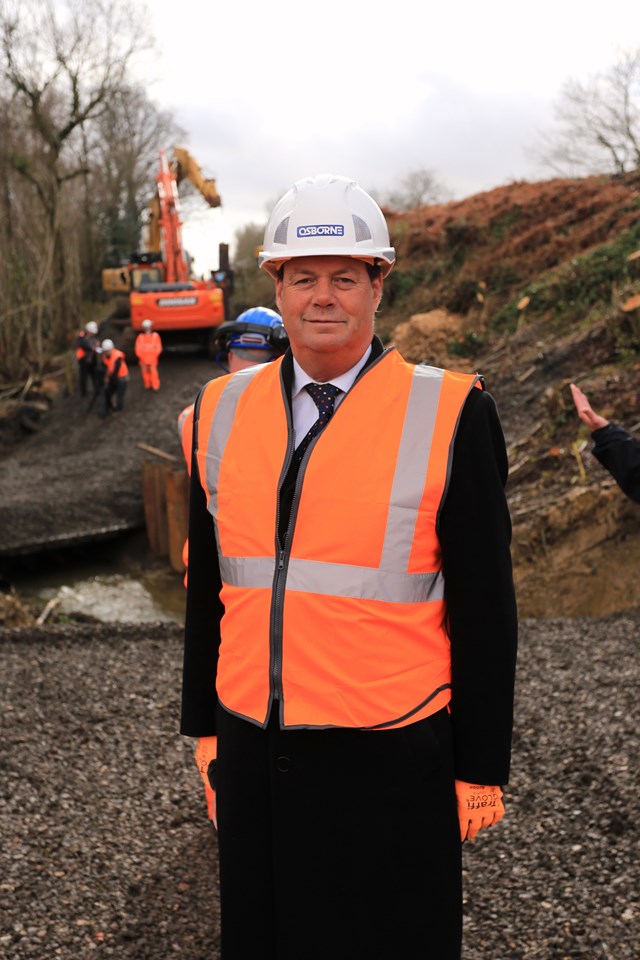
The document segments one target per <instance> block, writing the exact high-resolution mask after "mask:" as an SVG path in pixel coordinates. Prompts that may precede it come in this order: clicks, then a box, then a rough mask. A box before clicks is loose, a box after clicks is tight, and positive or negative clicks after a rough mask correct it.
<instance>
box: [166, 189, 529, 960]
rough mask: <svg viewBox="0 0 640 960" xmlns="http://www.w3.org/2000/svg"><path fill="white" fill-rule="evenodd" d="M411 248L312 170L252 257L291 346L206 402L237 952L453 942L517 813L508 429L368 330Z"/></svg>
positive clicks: (216, 669) (433, 947) (214, 741)
mask: <svg viewBox="0 0 640 960" xmlns="http://www.w3.org/2000/svg"><path fill="white" fill-rule="evenodd" d="M394 263H395V252H394V250H393V248H392V247H391V246H390V242H389V234H388V229H387V225H386V222H385V219H384V216H383V214H382V212H381V211H380V208H379V207H378V206H377V204H376V203H375V202H374V201H373V199H372V198H371V197H370V196H369V195H368V194H366V193H365V192H364V191H363V190H362V189H361V188H360V187H359V186H358V185H357V183H356V182H355V181H353V180H349V179H347V178H345V177H338V176H329V175H320V176H317V177H309V178H307V179H305V180H300V181H298V182H297V183H296V184H295V185H294V186H293V188H292V189H291V190H289V191H288V192H287V193H286V194H285V195H284V197H282V199H281V200H280V201H279V202H278V203H277V204H276V206H275V208H274V210H273V212H272V214H271V216H270V218H269V221H268V223H267V227H266V231H265V238H264V247H263V250H262V252H261V254H260V256H259V265H260V267H261V268H262V269H264V270H266V271H267V272H268V273H269V274H270V275H271V276H272V277H273V278H274V280H275V290H276V302H277V305H278V308H279V310H280V313H281V315H282V319H283V322H284V326H285V329H286V331H287V334H288V336H289V340H290V344H291V349H290V350H289V351H287V353H286V354H285V356H284V357H283V358H282V359H279V360H276V361H274V362H273V363H270V364H266V365H263V366H259V367H255V368H253V369H251V370H244V371H240V372H239V373H236V374H233V375H231V376H228V377H221V378H218V379H215V380H212V381H210V382H209V383H208V384H207V385H206V386H205V387H204V388H203V390H202V391H201V392H200V395H199V397H198V399H197V401H196V409H195V414H194V427H193V436H194V455H193V466H192V476H191V494H190V519H189V550H190V557H189V583H188V588H187V613H186V625H185V652H184V672H183V691H182V721H181V732H182V733H183V734H185V735H186V736H190V737H196V738H198V742H197V748H196V763H197V765H198V769H199V770H200V772H201V774H202V776H203V780H205V779H207V780H209V782H210V784H211V778H212V777H213V787H214V788H215V793H216V797H215V802H216V804H217V822H218V840H219V854H220V895H221V930H222V952H221V957H222V960H239V958H243V960H244V958H246V957H251V958H252V960H266V958H267V957H268V958H270V960H271V958H278V960H280V958H288V960H289V958H301V957H304V960H326V958H328V957H331V960H382V958H384V960H389V958H390V957H394V958H396V957H397V958H403V960H404V958H409V957H424V958H426V957H433V958H437V960H459V957H460V950H461V936H462V934H461V930H462V891H461V885H462V882H461V876H462V869H461V840H465V839H467V840H473V839H474V838H475V836H476V834H477V833H478V831H479V830H481V829H482V828H485V827H488V826H491V825H492V824H494V823H496V822H497V821H498V820H499V819H500V818H501V817H502V815H503V813H504V807H503V802H502V788H503V786H504V784H505V783H506V781H507V779H508V775H509V762H510V749H511V731H512V714H513V691H514V673H515V657H516V642H517V636H516V635H517V617H516V604H515V597H514V588H513V578H512V568H511V556H510V536H511V524H510V518H509V512H508V508H507V503H506V497H505V491H504V485H505V482H506V478H507V455H506V449H505V443H504V437H503V433H502V429H501V425H500V421H499V418H498V414H497V411H496V406H495V403H494V400H493V398H492V397H491V396H490V395H489V394H488V393H487V392H485V391H484V389H483V381H482V378H481V377H480V376H478V375H477V374H462V373H452V372H450V371H447V370H440V369H436V368H433V367H428V366H425V365H417V366H415V365H413V364H410V363H406V362H405V361H404V360H403V359H402V357H400V355H399V354H398V352H397V351H396V350H395V348H393V347H389V348H386V349H385V348H384V347H383V345H382V343H381V341H380V340H379V339H378V338H377V337H376V336H375V335H374V314H375V311H376V309H377V308H378V306H379V303H380V300H381V297H382V291H383V283H384V278H385V277H386V276H387V274H388V273H389V272H390V270H391V269H392V268H393V266H394ZM333 410H335V415H333ZM247 918H249V921H248V919H247Z"/></svg>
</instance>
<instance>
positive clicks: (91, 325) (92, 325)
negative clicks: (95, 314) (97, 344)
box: [85, 320, 98, 333]
mask: <svg viewBox="0 0 640 960" xmlns="http://www.w3.org/2000/svg"><path fill="white" fill-rule="evenodd" d="M85 330H86V331H87V333H97V332H98V324H97V323H96V322H95V320H89V322H88V324H87V325H86V327H85Z"/></svg>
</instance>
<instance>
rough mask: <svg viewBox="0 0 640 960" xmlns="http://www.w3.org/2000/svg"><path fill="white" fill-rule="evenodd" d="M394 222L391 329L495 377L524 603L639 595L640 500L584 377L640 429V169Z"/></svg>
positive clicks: (548, 606) (574, 606)
mask: <svg viewBox="0 0 640 960" xmlns="http://www.w3.org/2000/svg"><path fill="white" fill-rule="evenodd" d="M390 222H391V229H392V236H393V242H394V244H395V246H396V250H397V254H398V266H397V268H396V270H394V271H393V273H392V274H391V276H390V281H391V282H390V283H388V284H387V286H386V288H385V301H384V303H383V305H384V307H385V309H384V310H383V311H382V312H381V316H380V319H379V322H378V330H379V332H380V333H381V334H382V335H383V336H384V337H385V338H386V339H388V340H389V341H391V342H394V343H395V344H396V345H397V347H398V349H399V350H400V351H401V352H402V354H403V355H404V356H405V357H406V358H407V359H409V360H412V361H414V362H419V361H425V362H427V363H431V364H434V365H437V366H447V367H450V368H453V369H462V370H472V369H473V370H478V371H479V372H480V373H481V374H483V376H484V377H485V380H486V386H487V389H488V390H489V391H490V392H491V393H492V395H493V396H494V397H495V399H496V402H497V404H498V409H499V412H500V416H501V419H502V423H503V427H504V431H505V435H506V440H507V445H508V450H509V460H510V478H509V484H508V495H509V502H510V507H511V512H512V519H513V532H514V537H513V557H514V564H515V574H516V582H517V588H518V597H519V605H520V609H521V612H522V613H523V614H524V615H526V616H534V617H539V616H541V617H544V616H569V617H573V616H580V615H588V616H598V615H602V614H607V613H611V612H614V611H619V610H624V609H631V608H634V607H639V606H640V578H639V577H638V570H639V569H640V508H639V507H638V505H637V504H635V503H633V502H632V501H630V500H628V499H627V498H626V497H625V496H624V495H623V494H622V492H621V491H620V490H619V488H618V487H617V485H616V484H615V482H614V481H613V480H612V479H611V477H610V475H609V474H608V473H607V472H606V471H605V470H604V469H603V468H602V467H601V466H600V464H599V463H598V462H597V461H596V460H595V458H594V457H593V456H592V455H591V453H590V450H591V446H592V444H591V440H590V435H589V431H588V430H587V428H586V427H585V426H584V425H583V424H582V423H581V421H580V420H579V419H578V417H577V415H576V413H575V408H574V406H573V403H572V400H571V395H570V392H569V384H570V383H571V382H576V383H577V384H578V385H579V386H580V387H581V388H582V389H583V390H584V391H585V393H586V394H587V395H588V397H589V398H590V400H591V403H592V405H593V407H594V409H596V410H597V411H598V412H599V413H601V414H602V415H603V416H605V417H607V418H608V419H610V420H613V421H615V422H617V423H620V424H622V425H623V426H625V427H626V429H628V430H630V432H631V433H634V434H635V435H636V436H638V437H640V376H639V373H640V172H639V171H636V172H635V173H634V174H631V175H628V176H626V177H620V178H611V177H589V178H585V179H575V180H562V179H555V180H549V181H544V182H539V183H514V184H511V185H508V186H504V187H499V188H497V189H494V190H491V191H488V192H486V193H481V194H478V195H475V196H472V197H469V198H468V199H466V200H462V201H456V202H453V203H446V204H442V205H439V206H429V207H423V208H420V209H417V210H413V211H411V212H409V213H407V214H402V215H400V214H398V215H396V216H391V217H390ZM478 552H479V556H482V545H481V544H479V545H478Z"/></svg>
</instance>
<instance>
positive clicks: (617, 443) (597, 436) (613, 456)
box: [571, 383, 640, 503]
mask: <svg viewBox="0 0 640 960" xmlns="http://www.w3.org/2000/svg"><path fill="white" fill-rule="evenodd" d="M571 395H572V397H573V402H574V403H575V406H576V410H577V411H578V416H579V417H580V419H581V420H582V422H583V423H586V425H587V426H588V427H589V429H590V430H591V436H592V439H593V443H594V447H593V455H594V457H595V458H596V460H598V461H599V462H600V463H601V464H602V466H603V467H604V468H605V470H608V471H609V473H610V474H611V476H612V477H613V479H614V480H615V481H616V483H617V484H618V486H619V487H620V489H621V490H622V492H623V493H625V494H626V495H627V496H628V497H630V499H631V500H635V502H636V503H640V442H639V441H638V440H636V439H635V437H632V436H631V434H630V433H628V432H627V431H626V430H625V429H624V428H623V427H621V426H619V425H618V424H616V423H611V422H610V421H609V420H605V418H604V417H601V416H599V415H598V414H597V413H594V412H593V410H592V409H591V405H590V404H589V401H588V400H587V398H586V396H585V395H584V393H583V392H582V390H580V389H579V388H578V387H576V385H575V384H574V383H572V384H571Z"/></svg>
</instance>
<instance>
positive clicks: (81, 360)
mask: <svg viewBox="0 0 640 960" xmlns="http://www.w3.org/2000/svg"><path fill="white" fill-rule="evenodd" d="M99 345H100V340H99V339H98V324H97V323H96V322H95V320H89V321H88V322H87V323H86V324H85V326H84V329H83V330H80V332H79V333H78V335H77V337H76V360H77V362H78V380H79V389H80V396H81V397H86V395H87V391H88V387H89V383H91V384H92V385H93V388H94V392H95V389H96V369H97V362H98V358H97V355H96V348H97V347H98V346H99Z"/></svg>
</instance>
